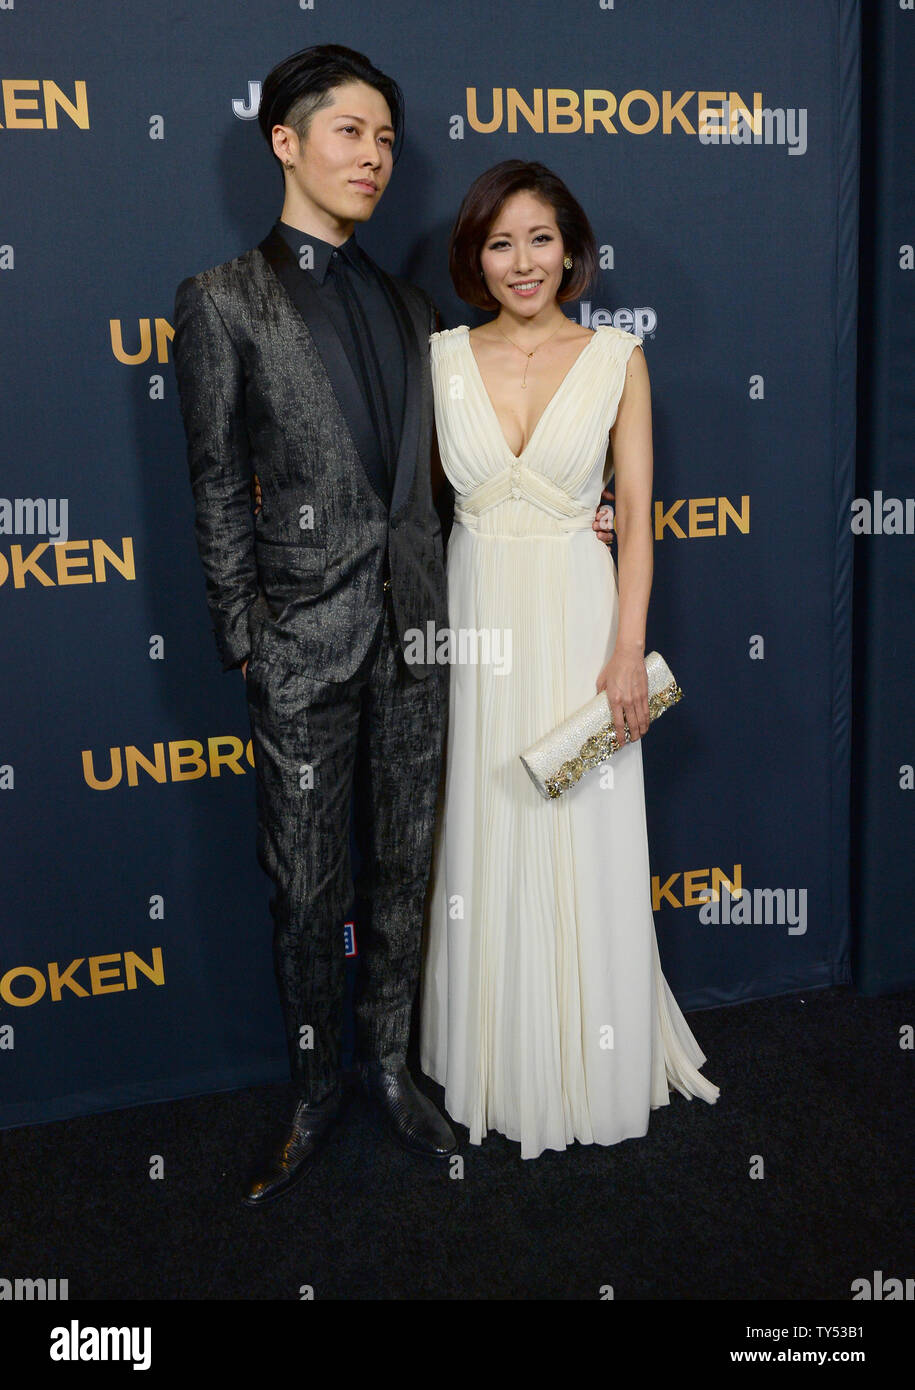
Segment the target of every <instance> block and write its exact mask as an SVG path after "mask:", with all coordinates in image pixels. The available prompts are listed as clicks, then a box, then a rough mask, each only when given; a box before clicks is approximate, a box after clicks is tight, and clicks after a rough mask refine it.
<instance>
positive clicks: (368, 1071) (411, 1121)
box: [361, 1062, 458, 1158]
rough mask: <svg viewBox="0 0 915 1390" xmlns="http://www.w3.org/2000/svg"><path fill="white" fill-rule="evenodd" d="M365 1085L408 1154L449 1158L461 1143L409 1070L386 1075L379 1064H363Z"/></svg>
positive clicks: (388, 1126)
mask: <svg viewBox="0 0 915 1390" xmlns="http://www.w3.org/2000/svg"><path fill="white" fill-rule="evenodd" d="M361 1072H362V1084H363V1086H364V1087H365V1090H366V1093H367V1094H368V1096H369V1098H370V1099H371V1100H373V1101H374V1102H375V1104H376V1105H377V1107H378V1108H379V1110H380V1111H381V1113H382V1115H383V1117H384V1121H385V1125H386V1127H387V1130H388V1133H389V1134H390V1135H391V1137H392V1138H393V1139H395V1140H396V1141H397V1143H398V1144H399V1145H400V1146H401V1148H403V1149H406V1150H407V1152H408V1153H412V1154H422V1155H423V1156H424V1157H426V1158H448V1156H449V1155H450V1154H453V1153H457V1147H458V1145H457V1140H456V1139H455V1137H454V1132H453V1130H452V1129H451V1126H450V1125H449V1124H448V1122H447V1120H444V1119H443V1118H442V1116H441V1115H440V1114H439V1113H438V1111H437V1110H436V1108H435V1106H434V1105H433V1104H432V1102H431V1100H428V1099H427V1098H426V1097H425V1096H424V1095H423V1094H422V1092H421V1091H418V1090H417V1088H416V1085H415V1083H414V1081H413V1078H412V1077H411V1075H410V1073H409V1072H408V1071H407V1068H406V1067H405V1066H400V1067H398V1068H397V1069H396V1071H385V1070H384V1069H383V1068H382V1067H381V1066H380V1065H379V1064H378V1063H377V1062H370V1063H363V1065H362V1067H361Z"/></svg>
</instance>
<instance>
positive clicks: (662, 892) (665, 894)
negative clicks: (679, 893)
mask: <svg viewBox="0 0 915 1390" xmlns="http://www.w3.org/2000/svg"><path fill="white" fill-rule="evenodd" d="M679 877H680V875H679V874H671V876H670V878H669V879H668V880H667V882H666V883H665V884H663V885H662V883H661V879H660V876H659V875H658V874H652V878H651V898H652V906H653V908H654V910H655V912H657V911H658V909H659V907H660V906H661V899H662V898H666V899H667V901H668V902H669V903H670V905H671V907H682V906H683V904H682V903H680V902H678V901H677V899H676V898H675V897H674V895H673V893H672V892H671V887H670V885H671V884H672V883H674V882H675V881H676V880H677V879H678V878H679Z"/></svg>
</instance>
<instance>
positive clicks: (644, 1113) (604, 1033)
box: [420, 160, 718, 1158]
mask: <svg viewBox="0 0 915 1390" xmlns="http://www.w3.org/2000/svg"><path fill="white" fill-rule="evenodd" d="M595 269H596V249H595V246H594V239H593V235H592V233H591V229H590V226H589V225H588V222H587V219H586V217H585V215H584V213H583V212H582V210H581V208H580V206H579V205H578V203H577V202H576V201H575V199H574V198H572V196H571V194H570V193H569V192H568V190H567V189H566V188H565V185H564V184H562V182H561V181H560V180H559V179H558V178H556V176H555V175H552V174H551V173H550V172H549V171H548V170H546V169H544V168H543V166H542V165H538V164H523V163H522V162H521V161H517V160H508V161H505V162H504V163H503V164H501V165H497V166H496V167H495V168H494V169H491V170H489V171H487V173H486V174H484V175H482V176H481V177H480V178H479V179H477V180H476V182H475V183H474V185H473V186H472V187H471V189H470V190H469V192H468V194H467V197H466V198H465V200H464V203H463V205H462V208H461V212H460V214H459V216H458V220H457V223H456V224H455V229H454V232H453V234H452V244H451V271H452V278H453V279H454V282H455V285H456V287H457V289H458V293H459V294H461V295H462V297H463V298H464V299H465V300H468V301H469V302H471V303H475V304H477V305H480V306H485V307H494V308H497V309H498V313H497V314H496V317H495V318H494V319H493V320H491V321H490V322H489V323H486V324H484V325H483V326H481V327H480V328H478V329H474V330H472V331H471V330H469V329H468V328H467V327H466V326H462V327H460V328H454V329H449V330H445V331H443V332H440V333H435V334H433V335H432V338H431V353H432V376H433V385H434V390H435V410H436V428H437V436H438V445H439V451H440V455H441V461H442V465H443V468H444V471H445V473H446V474H447V477H448V479H449V481H450V482H451V484H452V486H453V488H454V491H455V524H454V527H453V530H452V532H451V536H450V539H449V543H448V552H447V575H448V601H449V624H450V628H451V630H452V632H453V633H454V634H455V652H456V653H457V655H458V656H459V655H460V641H459V639H460V636H461V634H462V633H463V634H464V635H465V636H466V635H467V634H476V635H477V637H476V639H475V640H474V641H468V642H467V644H466V645H465V647H464V657H465V658H470V654H471V649H473V651H474V652H475V653H476V657H477V660H476V661H474V660H472V659H465V660H459V659H455V660H454V664H453V665H452V667H451V695H450V717H449V730H448V742H447V753H446V767H445V783H444V805H443V813H442V815H441V816H440V818H439V826H438V834H437V841H436V847H435V856H434V864H433V881H432V890H431V894H430V900H429V923H428V931H427V935H426V944H425V951H424V960H423V973H422V983H421V1035H420V1047H421V1063H422V1067H423V1070H424V1071H425V1072H426V1073H427V1074H428V1075H429V1076H432V1077H433V1078H434V1079H435V1080H436V1081H438V1082H439V1083H440V1084H441V1085H443V1086H444V1088H445V1106H446V1109H447V1110H448V1112H449V1114H450V1115H451V1116H452V1117H453V1118H454V1119H455V1120H457V1121H458V1122H460V1123H461V1124H464V1125H466V1126H467V1127H468V1128H469V1130H470V1140H471V1143H474V1144H477V1143H480V1142H481V1140H482V1139H483V1137H484V1136H485V1135H486V1133H487V1131H488V1130H490V1129H495V1130H498V1131H499V1132H501V1133H502V1134H504V1135H507V1136H508V1137H509V1138H510V1139H513V1140H518V1141H520V1143H521V1156H522V1157H523V1158H534V1157H536V1156H537V1155H538V1154H540V1153H541V1152H542V1151H543V1150H544V1149H564V1148H565V1147H566V1146H567V1145H569V1144H570V1143H572V1142H573V1141H574V1140H578V1141H579V1142H580V1143H583V1144H590V1143H596V1144H615V1143H618V1142H619V1141H620V1140H622V1139H626V1138H630V1137H635V1136H639V1135H644V1134H645V1133H646V1132H647V1129H648V1121H649V1111H650V1109H652V1108H654V1107H657V1106H660V1105H666V1104H667V1103H668V1099H669V1086H673V1087H676V1089H677V1090H678V1091H680V1092H681V1093H682V1094H683V1095H685V1096H687V1097H691V1096H693V1095H695V1096H701V1097H702V1099H704V1100H706V1101H709V1102H713V1101H715V1100H716V1099H717V1097H718V1088H717V1087H716V1086H714V1085H712V1083H711V1082H709V1081H708V1080H707V1079H706V1078H705V1077H703V1076H701V1075H700V1074H699V1072H698V1071H697V1067H699V1066H701V1065H702V1064H703V1062H704V1061H705V1056H704V1054H703V1053H702V1051H701V1050H700V1048H699V1045H698V1043H697V1042H696V1039H695V1038H694V1037H693V1034H692V1032H691V1031H690V1029H689V1026H688V1025H687V1023H686V1020H685V1019H684V1017H683V1014H682V1012H681V1010H680V1008H679V1006H678V1005H677V1002H676V1000H675V999H674V997H673V995H672V993H671V991H670V989H669V987H668V985H667V982H666V980H665V979H664V976H663V974H662V972H661V965H660V960H659V956H658V948H657V942H656V938H655V929H654V918H653V915H652V905H651V889H650V867H649V856H648V838H647V829H646V820H645V796H644V786H643V780H642V750H641V745H640V742H639V737H640V735H641V734H644V733H645V732H646V731H647V729H648V702H647V680H646V676H645V668H644V644H645V620H646V614H647V607H648V596H649V592H650V587H651V529H650V525H651V523H650V500H651V473H652V459H651V414H650V393H649V387H648V377H647V368H646V366H645V362H644V357H643V354H642V353H641V352H640V351H636V350H637V349H639V348H640V346H641V339H640V338H638V337H636V336H634V335H632V334H630V333H626V332H624V331H623V330H621V329H618V328H614V327H611V326H605V327H600V328H598V329H596V330H595V331H593V332H592V331H590V330H587V329H584V328H582V327H580V326H579V325H577V324H576V323H575V322H574V321H573V320H571V319H569V318H567V317H566V316H565V315H564V314H563V312H562V310H561V309H560V307H559V304H560V301H564V300H567V299H570V298H573V297H577V296H578V295H579V294H581V293H582V292H583V290H584V289H585V288H586V286H587V283H588V282H589V281H590V279H591V278H592V277H593V274H594V271H595ZM608 436H609V439H610V441H611V443H612V455H613V465H614V466H613V476H614V488H615V502H616V532H617V542H618V547H619V556H618V559H619V572H620V588H619V591H618V587H617V572H616V566H615V564H614V561H613V558H612V556H611V554H610V552H609V550H608V549H607V547H606V546H605V545H604V544H602V543H601V541H600V540H599V539H598V537H597V536H595V534H594V532H593V530H592V521H593V518H594V507H595V504H596V502H597V501H598V500H599V496H600V492H601V488H602V485H603V483H604V481H605V464H606V462H607V459H608ZM480 634H483V636H482V637H480ZM487 641H488V642H489V650H488V653H487V646H486V643H487ZM508 641H510V647H509V646H508V645H507V643H508ZM487 655H488V660H487ZM509 657H510V661H509ZM480 658H482V659H480ZM597 689H605V690H606V693H607V698H608V702H609V703H610V705H611V707H612V708H613V711H614V717H615V722H616V725H617V728H621V727H623V719H624V718H625V720H626V721H627V723H628V726H629V728H630V731H631V734H632V740H633V741H632V742H631V743H629V744H627V745H626V746H624V747H623V748H622V749H620V751H619V752H618V753H616V754H614V756H613V758H612V759H610V760H609V761H608V763H607V764H606V765H605V766H604V767H602V768H599V769H596V770H594V771H592V772H591V773H589V774H588V775H587V776H585V777H583V778H582V780H581V781H580V782H579V783H578V784H577V785H576V786H575V787H574V788H572V789H571V790H570V791H568V792H566V793H565V794H564V795H563V796H561V797H560V798H558V799H557V800H554V801H544V800H543V798H542V797H541V796H540V795H539V793H538V792H537V790H536V788H535V787H534V786H533V784H532V782H531V781H530V779H529V777H528V774H527V773H526V771H525V769H524V767H523V765H522V764H521V762H520V760H519V757H518V754H519V753H520V752H521V751H522V750H523V749H524V748H526V747H528V745H529V744H531V743H533V742H534V741H535V740H537V739H539V738H540V737H542V735H544V734H545V733H547V732H549V731H550V730H551V729H553V728H554V727H555V726H556V725H557V724H559V723H560V722H561V720H563V719H564V718H566V717H567V716H568V715H569V714H571V713H572V712H573V711H575V710H576V709H578V708H579V707H580V706H581V705H583V704H584V703H585V702H586V701H587V700H589V699H591V698H592V697H593V695H594V693H595V690H597ZM673 717H674V718H675V717H676V715H674V716H673Z"/></svg>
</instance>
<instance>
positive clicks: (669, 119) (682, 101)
mask: <svg viewBox="0 0 915 1390" xmlns="http://www.w3.org/2000/svg"><path fill="white" fill-rule="evenodd" d="M663 95H664V107H663V111H664V114H663V117H662V119H661V129H662V130H663V132H664V134H665V135H669V134H670V133H671V131H672V129H673V123H674V121H676V122H677V124H678V125H679V126H681V127H682V129H683V130H685V131H686V133H687V135H695V133H696V128H695V126H694V125H693V124H692V122H691V121H690V119H689V117H688V116H687V115H686V113H685V112H684V110H683V108H684V106H685V105H686V103H687V102H688V101H689V100H690V99H691V98H692V97H694V96H695V95H696V93H695V92H684V93H683V95H682V96H680V97H678V98H677V100H676V101H675V102H674V104H673V106H671V104H670V99H671V96H672V95H673V93H672V92H664V94H663Z"/></svg>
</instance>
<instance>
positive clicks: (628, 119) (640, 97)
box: [620, 89, 660, 135]
mask: <svg viewBox="0 0 915 1390" xmlns="http://www.w3.org/2000/svg"><path fill="white" fill-rule="evenodd" d="M634 101H644V103H645V105H646V106H647V107H648V117H647V119H646V120H644V121H643V122H642V123H641V125H640V124H639V123H638V122H637V121H635V120H634V119H633V118H632V116H630V114H629V108H630V107H631V106H632V103H633V102H634ZM659 115H660V108H659V107H658V99H657V97H655V96H652V94H651V92H645V91H641V90H639V89H636V90H635V91H634V92H627V93H626V95H625V96H624V97H623V100H622V101H621V102H620V125H622V126H625V128H626V129H627V130H628V131H629V133H630V135H645V134H647V132H648V131H649V130H654V128H655V126H656V125H657V124H658V116H659Z"/></svg>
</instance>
